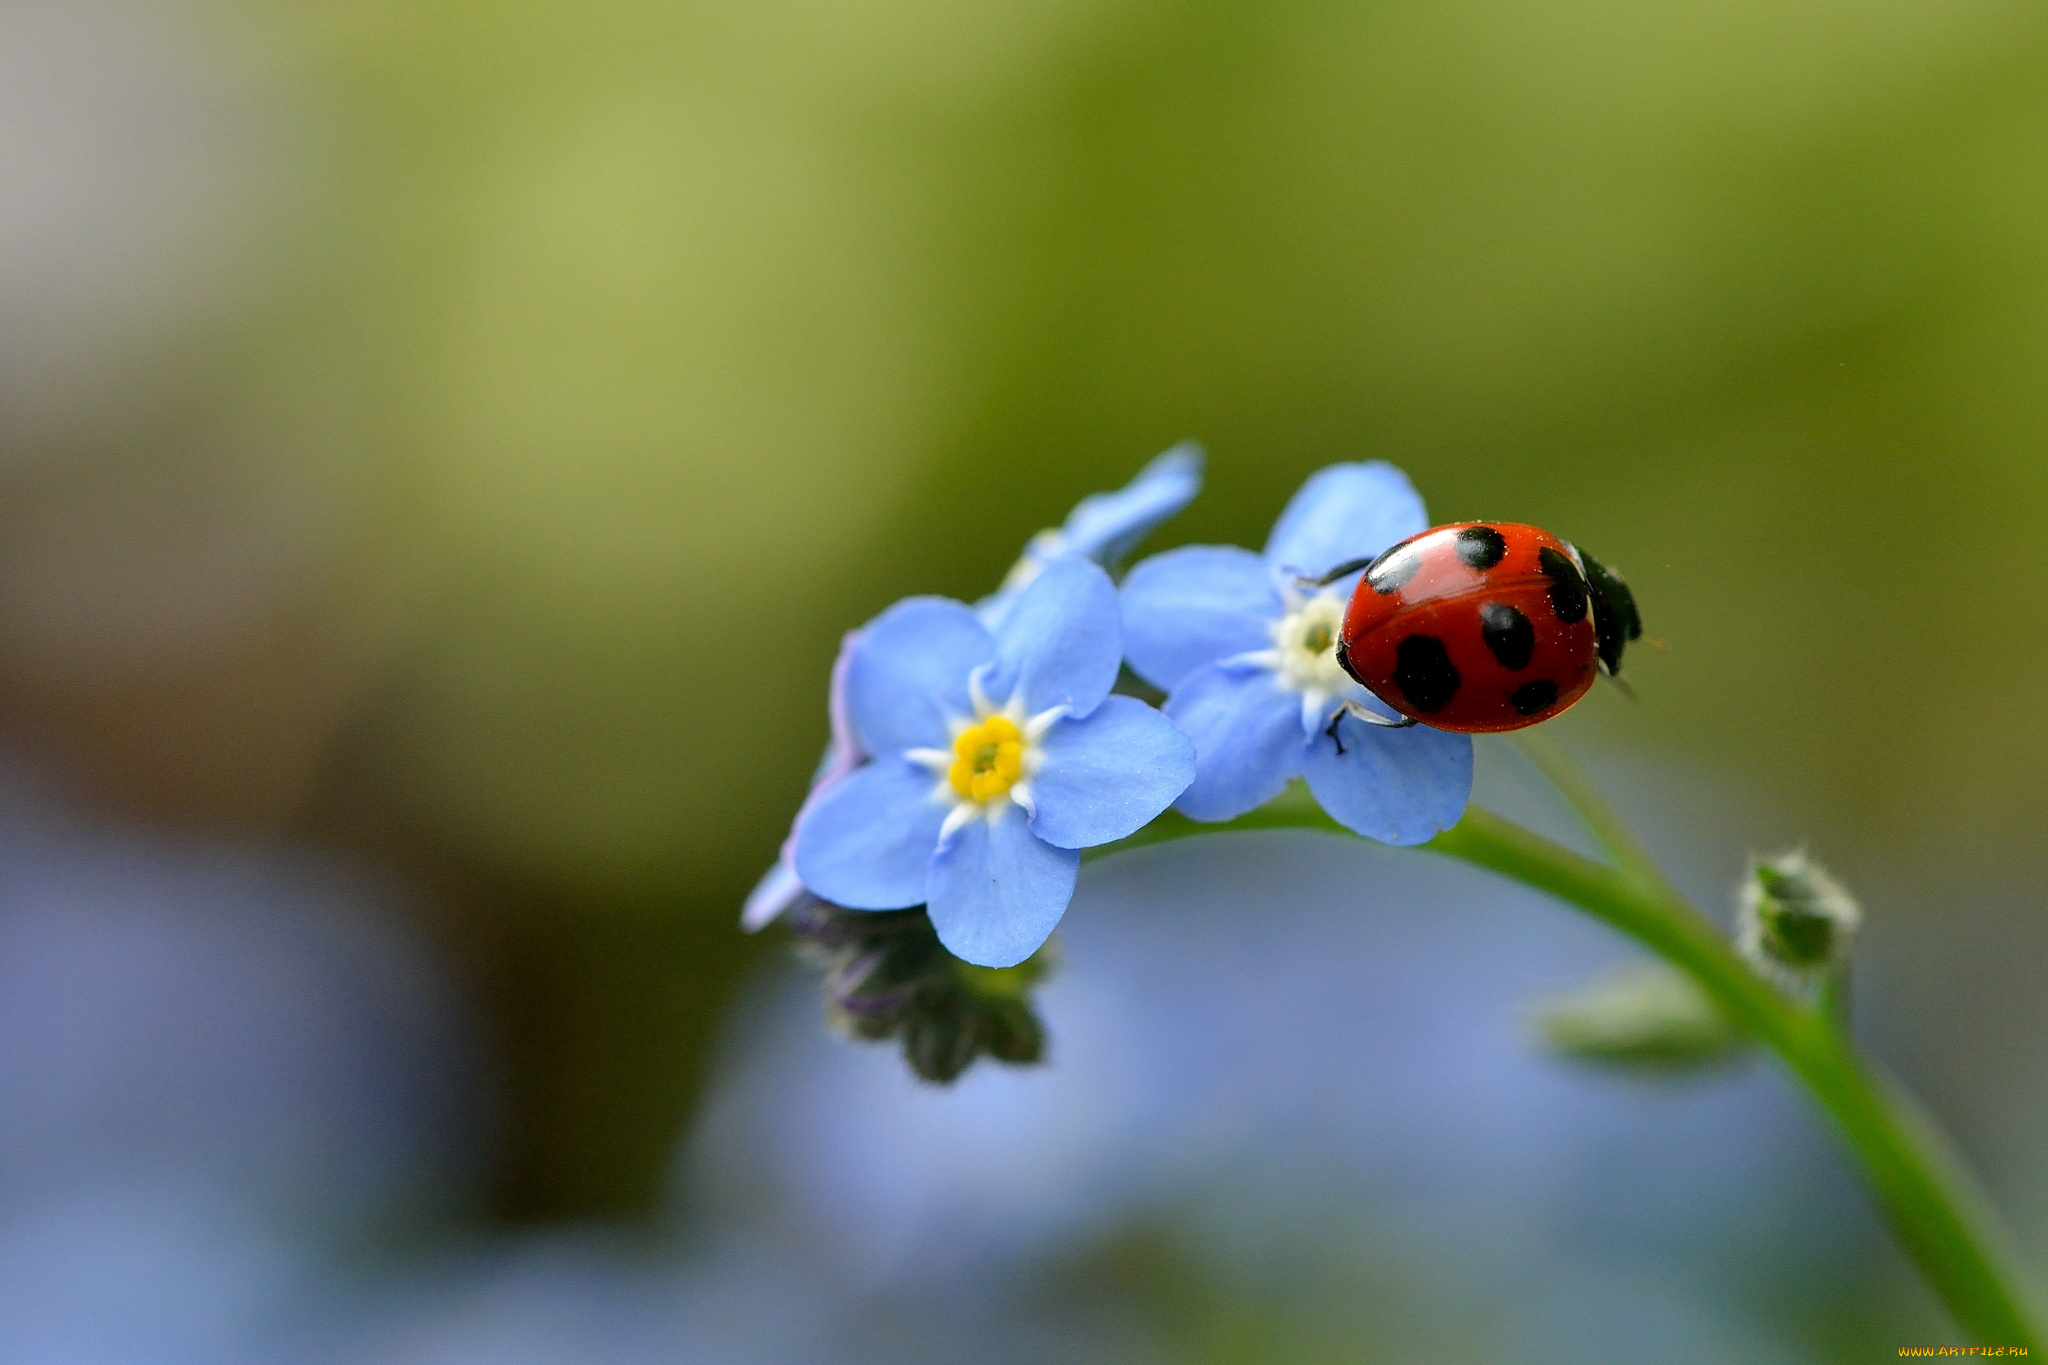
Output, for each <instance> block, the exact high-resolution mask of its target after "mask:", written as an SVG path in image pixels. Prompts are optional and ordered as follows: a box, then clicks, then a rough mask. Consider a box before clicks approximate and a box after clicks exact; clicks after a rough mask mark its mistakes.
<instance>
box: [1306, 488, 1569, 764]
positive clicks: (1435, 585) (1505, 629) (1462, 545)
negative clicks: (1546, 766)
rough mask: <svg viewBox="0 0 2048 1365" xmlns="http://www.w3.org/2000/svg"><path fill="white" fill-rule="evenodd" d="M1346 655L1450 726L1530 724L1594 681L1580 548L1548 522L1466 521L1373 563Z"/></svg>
mask: <svg viewBox="0 0 2048 1365" xmlns="http://www.w3.org/2000/svg"><path fill="white" fill-rule="evenodd" d="M1338 641H1339V644H1338V653H1337V658H1338V661H1339V662H1340V663H1342V664H1343V666H1344V668H1345V671H1347V672H1348V673H1350V674H1351V676H1352V677H1354V678H1356V679H1358V681H1359V682H1361V683H1363V684H1364V685H1365V686H1366V687H1367V688H1368V689H1369V690H1370V691H1371V692H1372V694H1373V695H1374V696H1376V697H1378V698H1379V699H1380V700H1381V701H1383V702H1385V703H1386V704H1387V705H1389V706H1391V707H1393V708H1394V709H1395V710H1396V711H1398V712H1400V713H1401V714H1402V715H1404V716H1412V717H1414V718H1415V719H1416V720H1419V721H1421V722H1422V723H1423V724H1424V725H1430V726H1434V727H1435V728H1437V729H1439V730H1459V731H1465V732H1468V733H1491V732H1495V731H1501V730H1519V729H1521V728H1523V727H1524V726H1527V725H1535V724H1537V723H1538V722H1539V721H1545V720H1548V719H1550V718H1551V717H1552V716H1554V715H1557V714H1558V713H1559V712H1561V711H1563V710H1565V709H1566V708H1567V707H1569V706H1570V705H1571V704H1572V703H1573V702H1575V701H1577V700H1578V699H1579V698H1580V697H1582V696H1584V695H1585V693H1586V689H1587V688H1589V687H1591V686H1592V685H1593V677H1594V674H1595V672H1596V671H1597V667H1598V662H1599V653H1598V648H1597V641H1596V638H1595V630H1594V622H1593V603H1592V594H1591V591H1590V589H1589V586H1588V582H1587V577H1586V570H1585V567H1584V565H1583V564H1582V563H1581V562H1580V558H1579V555H1578V552H1577V551H1575V550H1573V549H1572V547H1571V546H1570V545H1568V544H1566V543H1565V542H1564V541H1562V540H1559V539H1558V538H1557V537H1556V536H1553V535H1552V534H1550V532H1548V531H1544V530H1540V529H1538V528H1537V527H1534V526H1517V525H1514V524H1512V523H1508V522H1485V523H1481V522H1454V523H1452V524H1451V525H1448V526H1436V527H1432V528H1431V529H1429V530H1427V531H1424V532H1423V533H1422V534H1421V535H1418V536H1411V537H1410V538H1409V539H1407V540H1404V541H1402V542H1401V543H1400V544H1398V545H1396V546H1394V547H1393V548H1392V549H1390V550H1388V551H1387V552H1386V553H1384V554H1382V555H1381V556H1380V557H1379V558H1378V559H1376V560H1374V561H1373V562H1372V566H1371V567H1370V568H1368V569H1367V570H1366V573H1365V576H1364V577H1363V578H1361V579H1360V580H1359V582H1358V588H1357V591H1355V592H1354V593H1353V594H1352V597H1351V605H1350V607H1349V608H1348V609H1347V610H1346V611H1345V613H1344V629H1343V631H1342V633H1341V634H1340V635H1339V637H1338Z"/></svg>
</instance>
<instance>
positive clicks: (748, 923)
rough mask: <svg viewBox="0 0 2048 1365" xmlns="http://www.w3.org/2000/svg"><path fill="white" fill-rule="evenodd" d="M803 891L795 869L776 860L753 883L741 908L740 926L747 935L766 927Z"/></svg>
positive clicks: (802, 885)
mask: <svg viewBox="0 0 2048 1365" xmlns="http://www.w3.org/2000/svg"><path fill="white" fill-rule="evenodd" d="M803 893H804V884H803V882H802V881H800V880H798V878H797V875H796V871H795V869H793V868H791V867H790V865H789V864H788V863H785V862H783V861H781V860H780V859H777V860H776V861H775V862H773V863H771V864H769V866H768V870H767V871H766V872H764V873H762V874H761V880H760V881H758V882H756V883H754V889H753V891H752V892H750V893H749V894H748V896H747V903H746V904H745V905H743V906H741V907H740V928H741V929H743V930H745V931H746V932H747V933H750V934H751V933H753V932H755V931H756V930H759V929H765V928H767V927H768V926H769V925H770V924H773V923H774V922H775V920H776V918H777V917H778V916H779V915H781V914H782V912H783V911H785V910H787V909H789V906H790V902H792V901H794V900H795V899H796V898H797V897H798V896H801V895H802V894H803Z"/></svg>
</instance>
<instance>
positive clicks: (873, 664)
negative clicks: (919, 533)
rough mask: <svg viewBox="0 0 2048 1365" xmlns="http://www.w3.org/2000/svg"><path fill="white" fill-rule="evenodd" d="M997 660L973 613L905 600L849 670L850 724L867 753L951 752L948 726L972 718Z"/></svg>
mask: <svg viewBox="0 0 2048 1365" xmlns="http://www.w3.org/2000/svg"><path fill="white" fill-rule="evenodd" d="M995 656H996V646H995V641H994V640H993V639H992V638H991V637H990V635H989V633H988V632H987V631H986V630H984V629H982V626H981V623H980V622H979V621H977V620H975V619H974V613H973V612H972V611H970V610H968V609H967V608H966V607H965V606H963V605H961V604H960V603H958V602H954V601H951V600H949V599H947V598H944V597H909V598H905V599H904V600H903V601H901V602H898V603H897V604H896V605H895V606H893V607H891V608H889V609H888V610H887V611H885V612H883V613H882V614H881V615H880V616H877V617H876V618H875V619H874V620H873V621H871V622H869V623H868V624H867V625H866V626H864V627H862V628H861V632H860V638H859V639H858V640H856V641H855V642H854V645H853V652H852V656H851V657H850V658H849V659H848V660H847V665H846V687H845V701H846V713H847V719H848V720H850V721H851V722H852V725H853V732H854V734H855V735H857V736H859V742H860V744H861V746H862V747H864V748H865V749H866V750H867V751H868V752H869V753H871V754H878V755H879V754H894V753H901V752H902V751H903V750H905V749H917V748H945V747H947V746H948V745H950V744H951V743H952V732H951V731H950V730H949V729H948V728H947V726H946V721H947V720H948V719H949V718H950V717H954V716H970V715H972V714H974V708H973V706H972V705H971V704H970V703H969V701H968V695H967V678H968V675H969V674H971V673H973V672H974V670H975V669H976V668H978V667H980V666H981V665H982V664H985V663H988V662H990V661H991V660H993V659H994V658H995ZM820 894H822V893H820Z"/></svg>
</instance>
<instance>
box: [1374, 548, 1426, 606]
mask: <svg viewBox="0 0 2048 1365" xmlns="http://www.w3.org/2000/svg"><path fill="white" fill-rule="evenodd" d="M1421 567H1422V551H1420V550H1418V549H1416V548H1415V547H1414V546H1413V545H1406V544H1403V545H1396V546H1394V547H1393V548H1392V549H1391V550H1388V551H1386V552H1385V553H1384V554H1382V555H1381V556H1380V557H1379V558H1378V559H1375V560H1374V561H1373V562H1372V563H1371V564H1370V565H1369V566H1367V568H1366V571H1365V581H1366V582H1368V583H1370V584H1372V590H1373V591H1374V592H1376V593H1378V594H1379V595H1380V596H1381V597H1385V596H1386V595H1387V594H1388V593H1390V592H1399V591H1400V589H1401V585H1402V584H1403V583H1406V582H1407V581H1408V580H1409V579H1411V578H1413V577H1415V571H1416V570H1417V569H1419V568H1421Z"/></svg>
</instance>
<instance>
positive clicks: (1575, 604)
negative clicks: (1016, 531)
mask: <svg viewBox="0 0 2048 1365" xmlns="http://www.w3.org/2000/svg"><path fill="white" fill-rule="evenodd" d="M1536 562H1537V563H1539V564H1541V565H1542V566H1543V576H1544V577H1545V578H1548V579H1549V580H1550V609H1551V610H1552V611H1554V612H1556V613H1557V619H1558V620H1560V621H1562V622H1564V623H1565V624H1566V625H1570V624H1572V623H1573V622H1575V621H1583V620H1585V619H1586V580H1585V579H1583V578H1581V577H1580V576H1579V566H1578V565H1576V564H1574V563H1572V561H1571V558H1570V556H1568V555H1566V554H1565V553H1564V552H1563V551H1561V550H1553V549H1551V548H1550V547H1549V546H1548V545H1546V546H1544V547H1543V548H1542V549H1541V550H1538V551H1537V552H1536Z"/></svg>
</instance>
